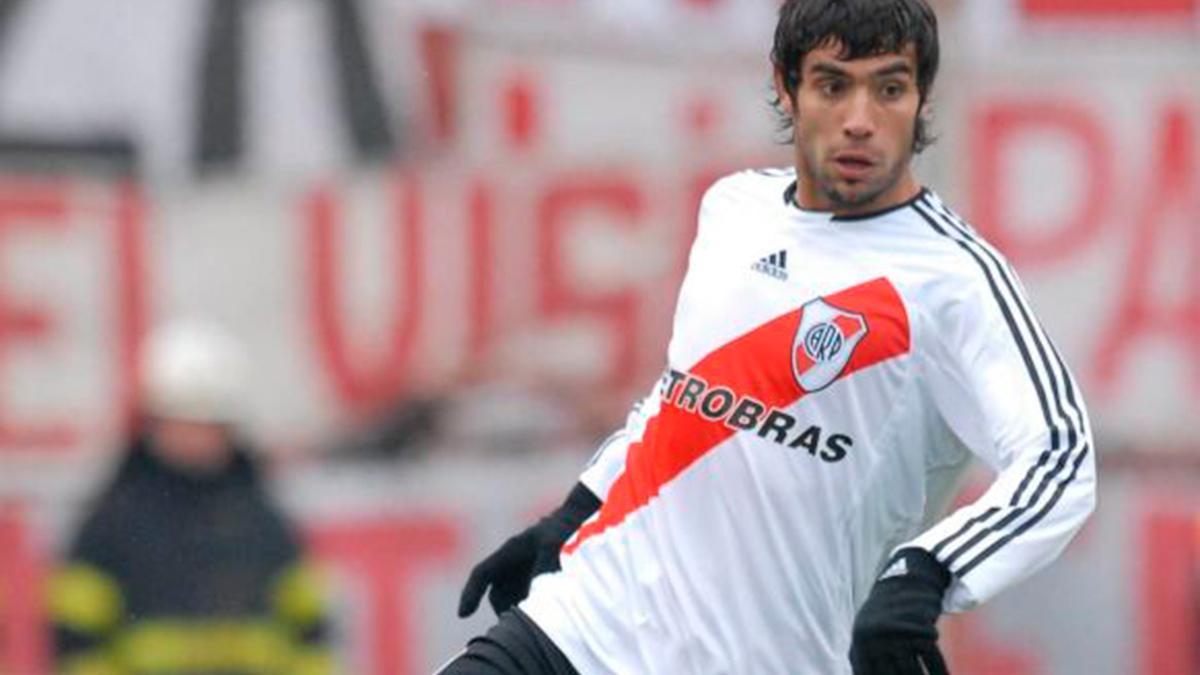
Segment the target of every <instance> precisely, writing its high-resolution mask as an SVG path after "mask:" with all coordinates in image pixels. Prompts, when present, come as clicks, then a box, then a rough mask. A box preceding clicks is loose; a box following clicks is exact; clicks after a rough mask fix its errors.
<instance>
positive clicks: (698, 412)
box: [521, 170, 1096, 675]
mask: <svg viewBox="0 0 1200 675" xmlns="http://www.w3.org/2000/svg"><path fill="white" fill-rule="evenodd" d="M794 190H795V173H794V172H792V171H787V170H778V171H746V172H742V173H738V174H734V175H732V176H729V177H726V178H724V179H722V180H720V181H718V182H717V183H716V184H715V185H714V186H713V187H712V188H710V189H709V191H708V192H707V193H706V195H705V197H704V199H703V200H702V202H701V207H700V215H699V227H698V232H697V236H696V240H695V243H694V244H693V247H692V251H691V254H690V258H689V264H688V271H687V274H686V276H685V279H684V282H683V285H682V289H681V291H680V295H679V299H678V304H677V307H676V312H675V317H674V325H673V333H672V337H671V342H670V346H669V349H668V366H667V369H666V371H665V373H664V374H663V376H662V378H661V379H660V381H659V382H658V383H657V384H656V386H655V387H654V389H653V391H652V392H651V394H650V396H649V397H647V398H646V399H645V400H644V401H642V402H641V403H640V404H639V405H637V406H635V409H634V412H633V413H631V414H630V416H629V419H628V421H627V424H626V425H625V428H624V429H622V430H621V431H619V432H617V433H616V434H615V435H614V436H613V437H611V438H610V439H609V441H608V442H607V443H606V444H604V446H602V447H601V449H600V451H599V452H598V453H597V456H596V457H595V458H594V459H593V461H592V463H591V464H590V465H589V466H588V468H586V469H585V470H584V472H583V475H582V476H581V480H582V482H583V483H584V484H585V485H587V486H588V487H589V488H590V489H591V490H592V491H593V492H595V493H596V494H597V495H598V496H600V497H601V498H602V499H603V505H602V506H601V508H600V510H599V511H598V512H597V514H596V515H594V516H593V517H592V518H591V519H590V520H589V521H587V522H586V523H584V525H583V526H582V527H581V528H580V530H579V531H578V532H577V533H576V535H575V536H574V537H573V538H572V539H571V540H570V541H568V542H567V544H566V546H565V547H564V549H563V555H562V570H561V571H560V572H557V573H553V574H546V575H542V576H540V577H538V578H536V579H535V580H534V583H533V586H532V589H531V593H530V596H529V597H528V598H527V599H526V600H525V601H524V602H523V603H522V604H521V608H522V610H523V611H525V612H526V613H527V614H528V615H529V616H530V617H532V619H533V620H534V621H535V622H536V623H537V624H538V625H539V626H540V627H541V628H542V630H543V631H544V632H545V633H546V634H547V635H548V636H549V637H550V638H551V639H552V640H553V641H554V643H555V644H556V645H558V646H559V648H560V649H561V650H562V651H563V652H564V653H565V654H566V656H567V657H568V658H569V659H570V661H571V662H572V663H573V664H574V665H575V667H576V668H577V669H578V670H579V671H580V672H581V673H584V674H585V675H586V674H590V673H621V674H642V673H671V674H676V673H695V674H710V673H711V674H716V673H756V674H757V673H791V674H795V673H806V674H807V673H812V674H814V675H816V674H821V675H825V674H831V673H832V674H836V673H849V672H850V665H849V661H848V657H847V653H848V651H849V646H850V630H851V627H852V624H853V619H854V615H855V612H856V611H857V609H858V607H859V606H860V605H861V604H862V603H863V602H864V601H865V599H866V596H867V593H868V591H869V590H870V588H871V586H872V584H873V583H874V581H875V579H876V577H877V576H878V574H879V573H880V571H881V570H880V568H881V566H882V565H883V564H884V562H885V561H886V560H887V558H888V556H889V555H890V554H891V552H893V551H894V550H895V549H897V548H900V547H905V546H918V547H921V548H923V549H926V550H928V551H930V552H931V553H932V554H933V555H934V556H935V557H936V558H937V559H938V560H939V561H941V562H942V563H943V564H944V565H945V566H946V567H947V568H948V569H949V570H950V571H951V572H952V573H953V581H952V583H951V586H950V588H949V589H948V591H947V593H946V596H945V608H946V609H947V610H948V611H952V612H954V611H961V610H964V609H967V608H970V607H972V606H974V605H976V604H977V603H980V602H983V601H985V600H987V599H988V598H990V597H992V596H993V595H995V594H996V593H997V592H999V591H1000V590H1002V589H1004V588H1006V587H1008V586H1010V585H1012V584H1014V583H1015V582H1017V581H1018V580H1020V579H1022V578H1024V577H1026V576H1028V575H1029V574H1031V573H1033V572H1034V571H1035V570H1037V569H1038V568H1040V567H1042V566H1043V565H1045V564H1046V563H1048V562H1049V561H1051V560H1053V559H1054V558H1055V557H1056V556H1057V555H1058V554H1059V553H1060V552H1061V551H1062V550H1063V548H1064V547H1065V546H1066V545H1067V543H1068V542H1069V540H1070V539H1071V537H1072V536H1073V535H1074V533H1075V532H1076V531H1077V530H1078V529H1079V528H1080V526H1081V525H1082V523H1083V522H1084V520H1085V519H1086V518H1087V516H1088V514H1089V513H1090V512H1091V511H1092V509H1093V508H1094V504H1095V482H1096V474H1095V466H1094V456H1095V452H1094V449H1093V447H1092V440H1091V434H1090V429H1089V424H1088V419H1087V412H1086V410H1085V407H1084V402H1083V399H1082V397H1081V394H1080V391H1079V388H1078V386H1077V385H1076V384H1075V382H1074V380H1073V379H1072V377H1071V374H1070V373H1069V372H1068V370H1067V367H1066V365H1065V364H1064V363H1063V361H1062V359H1061V357H1060V356H1059V354H1058V352H1057V351H1056V349H1055V347H1054V345H1053V344H1052V343H1051V341H1050V340H1049V338H1048V337H1047V336H1046V334H1045V332H1044V330H1043V329H1042V327H1041V326H1040V325H1039V323H1038V321H1037V320H1036V319H1035V318H1034V316H1033V314H1032V311H1031V309H1030V305H1029V303H1028V301H1027V300H1026V299H1025V295H1024V291H1023V289H1022V287H1021V284H1020V282H1019V281H1018V279H1017V277H1016V274H1015V273H1014V272H1013V270H1012V268H1011V267H1010V266H1009V265H1008V264H1007V263H1006V261H1005V260H1004V258H1003V257H1002V256H1001V255H1000V254H999V253H997V251H996V250H995V249H994V248H992V247H991V246H989V245H988V244H987V243H986V242H984V241H983V240H982V239H981V238H980V236H979V235H978V234H977V233H976V232H975V231H974V230H973V229H972V228H971V227H970V226H969V225H968V224H967V223H965V222H964V221H963V220H962V219H961V218H959V217H958V216H956V215H955V214H954V213H953V212H952V211H951V210H950V209H948V208H947V207H946V206H945V205H944V204H943V203H942V201H941V200H940V199H939V198H938V197H937V196H936V195H935V194H934V193H933V192H931V191H929V190H922V191H921V192H920V194H918V195H917V196H916V197H914V198H913V199H912V200H909V201H907V202H905V203H903V204H900V205H897V206H895V207H893V208H890V209H887V210H885V211H881V212H877V213H873V214H868V215H863V216H854V217H837V216H834V215H832V214H830V213H825V212H814V211H807V210H803V209H800V208H797V207H796V206H795V204H794V201H793V200H792V193H793V192H794ZM972 455H973V456H975V457H978V458H979V459H981V460H982V461H983V462H985V463H986V464H987V465H988V466H989V467H991V468H992V469H993V470H994V471H995V472H996V478H995V480H994V482H993V483H992V485H991V487H990V489H988V490H987V491H986V493H985V494H983V496H982V497H980V498H978V499H977V500H976V501H974V502H973V503H970V504H967V505H966V506H963V507H962V508H960V509H958V510H956V511H954V512H952V513H950V514H949V515H948V516H945V517H941V518H940V519H939V517H940V516H941V515H942V511H943V509H944V506H945V503H946V500H945V496H946V495H947V494H949V490H950V487H951V486H952V483H953V481H954V480H955V479H956V477H957V476H958V475H959V474H961V468H962V467H963V466H965V465H966V464H967V460H969V459H970V457H971V456H972Z"/></svg>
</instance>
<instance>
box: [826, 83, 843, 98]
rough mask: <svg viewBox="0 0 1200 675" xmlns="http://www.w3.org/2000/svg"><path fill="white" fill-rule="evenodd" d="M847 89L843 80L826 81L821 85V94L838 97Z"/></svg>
mask: <svg viewBox="0 0 1200 675" xmlns="http://www.w3.org/2000/svg"><path fill="white" fill-rule="evenodd" d="M843 89H845V85H843V84H842V82H841V80H825V81H824V82H822V83H821V93H822V94H825V95H826V96H837V95H838V94H840V93H841V92H842V90H843Z"/></svg>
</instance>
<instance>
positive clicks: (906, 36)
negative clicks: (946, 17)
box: [771, 0, 938, 152]
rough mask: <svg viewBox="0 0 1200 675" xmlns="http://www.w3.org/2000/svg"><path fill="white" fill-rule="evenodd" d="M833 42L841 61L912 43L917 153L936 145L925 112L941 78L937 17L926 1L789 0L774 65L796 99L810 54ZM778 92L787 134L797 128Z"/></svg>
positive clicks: (779, 28)
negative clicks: (917, 96)
mask: <svg viewBox="0 0 1200 675" xmlns="http://www.w3.org/2000/svg"><path fill="white" fill-rule="evenodd" d="M832 43H837V44H840V45H841V47H842V53H841V58H843V59H847V60H849V59H859V58H864V57H868V56H878V55H880V54H890V53H893V52H899V51H900V50H902V49H903V48H904V47H905V46H907V45H909V44H912V45H913V47H914V48H915V49H916V53H917V91H918V93H919V94H920V97H921V103H920V105H919V106H918V108H917V122H916V129H915V131H914V133H913V151H914V152H921V151H922V150H924V149H925V147H926V146H928V145H929V143H930V142H931V140H932V139H931V138H930V136H929V129H928V128H927V125H926V122H925V119H924V118H923V116H922V115H921V111H922V110H923V109H924V107H925V103H926V101H927V100H928V99H929V91H930V89H932V88H933V81H934V79H935V78H936V77H937V69H938V32H937V17H936V16H934V13H933V10H932V9H930V7H929V5H928V4H926V2H925V0H786V2H784V3H783V6H782V7H780V8H779V23H777V24H776V25H775V44H774V45H773V46H772V47H771V65H772V66H773V67H774V68H775V71H776V72H778V73H779V74H780V75H781V76H782V79H783V85H784V89H786V90H787V95H788V96H789V97H791V98H792V100H793V101H794V100H795V97H796V89H797V87H799V86H800V63H801V62H802V61H803V60H804V56H805V55H806V54H808V53H809V52H810V51H812V50H814V49H816V48H818V47H821V46H825V45H829V44H832ZM781 103H782V101H781V100H780V98H779V96H778V94H776V96H775V98H774V100H773V101H772V102H771V104H772V105H773V106H774V107H775V109H776V111H777V112H779V113H780V117H781V120H780V124H781V128H782V129H783V130H788V129H790V128H791V127H792V120H791V118H790V117H789V116H788V115H787V114H786V113H784V112H783V110H782V108H781Z"/></svg>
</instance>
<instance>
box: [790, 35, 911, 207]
mask: <svg viewBox="0 0 1200 675" xmlns="http://www.w3.org/2000/svg"><path fill="white" fill-rule="evenodd" d="M840 51H841V45H840V44H838V43H832V44H829V45H826V46H822V47H818V48H817V49H814V50H812V51H811V52H809V53H808V54H807V55H805V57H804V60H803V61H802V62H801V64H800V83H799V85H798V86H797V90H796V96H795V99H794V100H792V99H789V97H788V95H787V92H786V91H783V90H782V89H781V90H780V100H781V101H783V102H784V105H785V106H786V107H787V108H788V112H789V114H791V116H792V118H793V120H794V122H795V127H794V129H795V132H794V133H795V144H796V170H797V172H798V176H799V184H798V186H797V195H796V197H797V200H798V201H799V202H800V205H801V206H803V207H805V208H811V209H817V210H827V211H834V212H837V213H839V214H843V215H852V214H854V213H865V212H869V211H873V210H876V209H881V208H887V207H888V206H891V205H893V204H897V203H899V202H902V201H904V200H905V199H908V198H909V197H911V196H913V195H914V194H916V192H917V190H918V186H917V183H916V179H915V178H914V177H913V175H912V169H911V167H910V166H909V163H910V162H911V160H912V154H913V150H912V147H913V134H914V131H915V128H916V122H917V114H918V112H919V109H920V103H921V101H920V94H919V92H918V90H917V82H916V66H917V59H916V50H915V48H914V47H913V46H912V45H911V44H910V45H907V46H906V47H905V48H904V49H903V50H901V51H900V52H899V53H891V54H882V55H879V56H872V57H867V58H861V59H855V60H852V61H844V60H842V59H840V58H839V53H840ZM776 87H782V82H781V81H780V79H779V76H778V74H777V75H776Z"/></svg>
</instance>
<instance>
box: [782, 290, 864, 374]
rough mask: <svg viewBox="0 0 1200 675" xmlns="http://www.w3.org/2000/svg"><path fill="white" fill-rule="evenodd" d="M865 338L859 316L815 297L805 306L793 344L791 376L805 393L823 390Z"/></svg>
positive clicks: (839, 372) (861, 320)
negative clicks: (793, 376) (794, 377)
mask: <svg viewBox="0 0 1200 675" xmlns="http://www.w3.org/2000/svg"><path fill="white" fill-rule="evenodd" d="M866 336H867V320H866V319H865V318H864V317H863V315H862V314H858V313H855V312H847V311H846V310H844V309H839V308H837V307H834V306H833V305H831V304H829V303H827V302H825V300H824V299H823V298H817V299H815V300H810V301H809V302H807V303H805V305H804V307H803V308H802V311H801V314H800V328H799V329H797V331H796V337H795V339H794V340H793V341H792V373H793V374H794V375H795V376H796V381H797V382H799V383H800V386H801V387H803V388H804V390H805V391H808V392H812V391H818V390H821V389H824V388H825V387H828V386H829V385H830V384H832V383H833V381H834V380H836V379H837V378H838V375H841V374H842V371H843V370H845V369H846V363H848V362H849V361H850V356H851V355H852V354H853V353H854V349H855V348H856V347H858V344H859V343H860V342H862V339H863V338H864V337H866Z"/></svg>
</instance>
